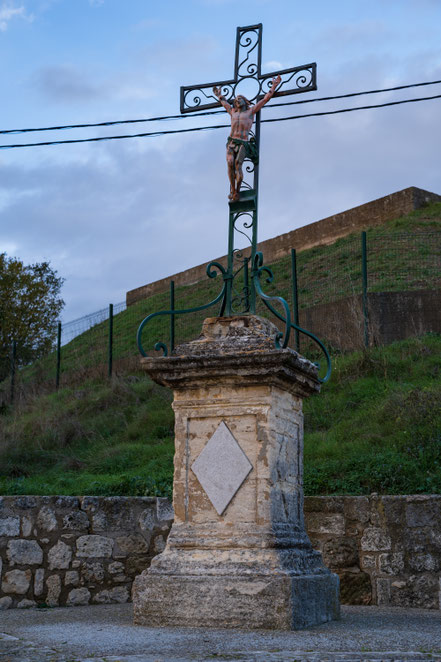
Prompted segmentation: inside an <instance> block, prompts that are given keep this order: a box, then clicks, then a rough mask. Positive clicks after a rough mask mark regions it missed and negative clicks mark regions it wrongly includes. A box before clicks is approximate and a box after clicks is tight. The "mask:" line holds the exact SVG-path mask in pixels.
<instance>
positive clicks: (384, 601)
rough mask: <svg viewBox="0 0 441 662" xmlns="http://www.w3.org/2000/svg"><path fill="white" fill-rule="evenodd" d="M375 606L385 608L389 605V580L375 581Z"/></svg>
mask: <svg viewBox="0 0 441 662" xmlns="http://www.w3.org/2000/svg"><path fill="white" fill-rule="evenodd" d="M376 588H377V591H376V593H377V605H378V606H379V607H381V606H386V605H388V604H389V603H390V597H391V580H390V579H383V578H381V579H377V586H376Z"/></svg>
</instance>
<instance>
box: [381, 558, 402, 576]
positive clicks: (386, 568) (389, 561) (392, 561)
mask: <svg viewBox="0 0 441 662" xmlns="http://www.w3.org/2000/svg"><path fill="white" fill-rule="evenodd" d="M378 569H379V571H380V572H383V573H384V574H386V575H401V574H402V573H403V571H404V555H403V554H402V553H401V552H396V553H392V554H379V556H378Z"/></svg>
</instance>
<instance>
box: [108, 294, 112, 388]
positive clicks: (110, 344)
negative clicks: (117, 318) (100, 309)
mask: <svg viewBox="0 0 441 662" xmlns="http://www.w3.org/2000/svg"><path fill="white" fill-rule="evenodd" d="M112 368H113V303H109V351H108V375H109V377H111V376H112Z"/></svg>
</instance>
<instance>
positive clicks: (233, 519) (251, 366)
mask: <svg viewBox="0 0 441 662" xmlns="http://www.w3.org/2000/svg"><path fill="white" fill-rule="evenodd" d="M276 333H277V329H276V328H275V327H274V325H272V324H271V323H270V322H268V321H266V320H263V319H261V318H258V317H255V316H244V317H234V318H210V319H207V320H205V322H204V326H203V330H202V335H201V337H200V338H199V339H198V340H196V341H193V342H190V343H186V344H185V345H181V346H180V347H178V348H177V349H176V351H175V354H176V355H175V356H170V357H164V358H146V359H143V366H144V368H145V370H146V372H147V373H148V374H149V375H150V376H151V377H152V379H154V380H155V381H157V382H159V383H160V384H164V385H166V386H169V387H170V388H172V389H173V391H174V402H173V408H174V411H175V415H176V425H175V435H176V439H175V444H176V451H175V459H174V465H175V474H174V486H173V505H174V509H175V521H174V524H173V526H172V529H171V532H170V535H169V538H168V541H167V545H166V548H165V550H164V551H163V552H162V554H160V555H159V556H157V557H156V558H155V559H153V561H152V565H151V567H150V568H149V569H148V570H146V571H144V572H143V573H142V574H141V575H140V576H139V577H137V578H136V580H135V583H134V590H133V603H134V613H135V623H138V624H144V625H151V626H194V627H197V626H209V627H236V628H272V629H287V630H289V629H297V628H302V627H307V626H310V625H315V624H318V623H324V622H326V621H329V620H331V619H335V618H338V617H339V601H338V577H337V576H336V575H334V574H332V573H331V572H329V570H328V569H327V568H326V567H325V566H324V565H323V562H322V559H321V555H320V554H319V553H318V552H316V551H314V550H313V549H312V547H311V543H310V541H309V539H308V537H307V534H306V531H305V526H304V520H303V488H302V465H303V457H302V453H303V423H302V400H303V398H304V397H307V396H308V395H310V394H312V393H314V392H316V391H318V390H319V382H318V381H317V376H316V368H315V366H314V365H313V364H312V363H310V362H309V361H307V360H305V359H304V358H302V357H301V356H299V355H297V354H296V353H295V352H293V351H292V350H290V349H285V350H280V349H276V348H275V346H274V336H275V334H276Z"/></svg>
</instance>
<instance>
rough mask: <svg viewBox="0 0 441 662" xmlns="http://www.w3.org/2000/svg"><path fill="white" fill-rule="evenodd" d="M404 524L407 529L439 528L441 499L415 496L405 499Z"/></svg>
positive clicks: (440, 523)
mask: <svg viewBox="0 0 441 662" xmlns="http://www.w3.org/2000/svg"><path fill="white" fill-rule="evenodd" d="M406 523H407V526H409V527H422V526H431V527H433V526H435V527H437V528H438V529H439V528H441V497H440V496H438V497H437V496H435V495H430V496H429V495H416V496H409V497H407V499H406Z"/></svg>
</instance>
